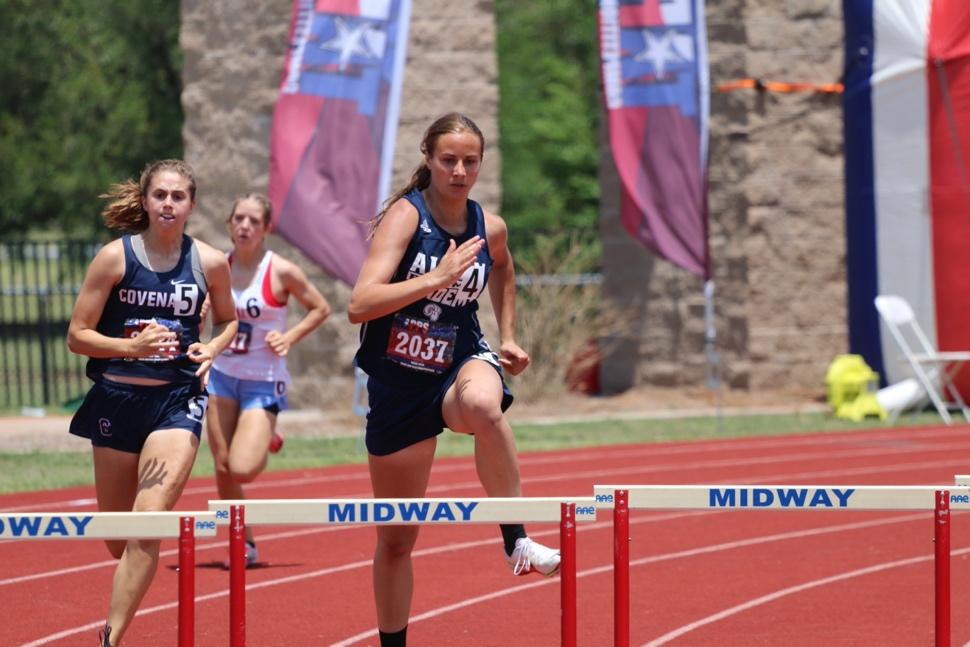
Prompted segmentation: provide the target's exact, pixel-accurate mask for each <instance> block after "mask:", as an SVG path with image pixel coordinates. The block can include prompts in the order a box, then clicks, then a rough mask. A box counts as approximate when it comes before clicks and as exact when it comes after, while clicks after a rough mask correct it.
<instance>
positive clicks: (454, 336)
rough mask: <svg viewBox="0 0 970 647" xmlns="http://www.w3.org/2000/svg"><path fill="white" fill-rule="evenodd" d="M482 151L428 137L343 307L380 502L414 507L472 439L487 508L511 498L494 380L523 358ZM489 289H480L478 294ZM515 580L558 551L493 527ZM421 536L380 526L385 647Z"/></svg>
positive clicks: (396, 627) (508, 454) (548, 564)
mask: <svg viewBox="0 0 970 647" xmlns="http://www.w3.org/2000/svg"><path fill="white" fill-rule="evenodd" d="M484 148H485V139H484V137H483V135H482V133H481V131H480V130H479V129H478V127H477V126H476V125H475V123H474V122H472V120H471V119H469V118H468V117H466V116H464V115H461V114H457V113H451V114H447V115H444V116H442V117H440V118H439V119H437V120H436V121H435V122H434V123H433V124H431V126H430V127H429V128H428V130H427V131H426V132H425V136H424V139H423V141H422V144H421V152H422V153H423V154H424V159H423V161H422V163H421V164H420V165H419V166H418V168H417V169H416V170H415V172H414V175H413V177H412V178H411V181H410V183H409V184H408V185H407V186H406V187H405V188H404V189H402V190H401V191H399V192H398V193H397V194H395V195H394V196H392V197H391V198H390V199H389V200H388V202H387V205H388V206H387V207H386V208H385V209H384V210H383V211H382V212H381V213H380V214H378V216H377V218H376V219H375V222H374V228H373V240H372V243H371V248H370V252H369V253H368V256H367V259H366V260H365V261H364V265H363V267H362V268H361V271H360V275H359V276H358V278H357V284H356V285H355V286H354V290H353V293H352V294H351V297H350V305H349V307H348V315H349V317H350V321H351V322H352V323H364V326H363V327H362V330H361V345H360V349H359V350H358V352H357V356H356V359H355V361H356V363H357V365H358V366H360V367H361V368H362V369H363V370H364V371H365V372H366V373H367V375H368V383H367V391H368V398H369V405H370V411H369V412H368V414H367V432H366V443H367V449H368V453H369V457H368V462H369V466H370V475H371V483H372V485H373V489H374V496H375V497H377V498H397V497H422V496H424V494H425V492H426V489H427V485H428V477H429V475H430V472H431V463H432V460H433V459H434V452H435V445H436V437H437V435H438V434H440V433H441V432H442V431H443V427H445V426H447V427H448V428H450V429H451V430H453V431H456V432H459V433H467V434H474V437H475V466H476V468H477V471H478V477H479V479H480V480H481V482H482V485H483V486H484V488H485V491H486V493H487V494H488V495H489V496H497V497H507V496H521V485H520V480H519V467H518V461H517V459H516V450H515V440H514V438H513V436H512V429H511V427H510V426H509V424H508V422H507V421H506V419H505V416H504V415H503V412H504V411H505V410H506V409H507V408H508V407H509V405H510V404H511V403H512V394H511V393H510V392H509V391H508V389H507V388H506V387H505V383H504V381H503V379H502V371H503V370H505V371H508V372H509V373H511V374H512V375H518V374H519V373H521V372H522V371H523V370H524V369H525V367H526V366H527V365H528V363H529V356H528V355H527V354H526V352H525V351H524V350H522V348H520V347H519V345H518V344H517V343H516V342H515V270H514V268H513V265H512V257H511V254H510V253H509V249H508V245H507V239H508V230H507V229H506V226H505V222H504V221H503V220H502V219H501V218H499V217H498V216H496V215H494V214H492V213H489V212H487V211H484V210H483V209H482V208H481V206H479V205H478V203H476V202H474V201H472V200H469V199H468V194H469V192H470V191H471V189H472V187H473V186H474V184H475V180H476V179H477V177H478V172H479V167H480V165H481V162H482V155H483V153H484ZM489 277H490V278H491V280H490V281H489ZM486 282H488V288H489V295H490V297H491V300H492V305H493V307H494V310H495V316H496V319H497V321H498V326H499V333H500V335H501V345H500V346H499V351H498V354H496V353H494V352H492V351H491V349H490V348H489V346H488V344H487V343H486V342H485V339H484V337H483V335H482V331H481V328H480V326H479V323H478V318H477V315H476V311H477V309H478V303H477V298H478V296H479V295H480V294H481V293H482V291H483V290H484V289H485V285H486ZM501 528H502V536H503V539H504V543H505V556H506V560H507V561H508V563H509V565H510V566H511V567H512V570H513V573H515V574H516V575H520V574H524V573H528V572H538V573H541V574H543V575H554V574H555V573H557V572H558V570H559V551H556V550H553V549H551V548H547V547H545V546H542V545H541V544H538V543H536V542H533V541H532V540H531V539H529V538H528V537H527V536H526V534H525V530H524V529H523V527H522V526H521V525H513V524H508V525H503V526H502V527H501ZM417 536H418V526H378V527H377V549H376V551H375V554H374V596H375V598H376V603H377V623H378V629H379V631H380V640H381V645H382V646H385V647H386V646H396V645H404V644H405V637H406V631H407V623H408V614H409V611H410V605H411V595H412V590H413V576H412V567H411V551H412V549H413V547H414V543H415V541H416V539H417Z"/></svg>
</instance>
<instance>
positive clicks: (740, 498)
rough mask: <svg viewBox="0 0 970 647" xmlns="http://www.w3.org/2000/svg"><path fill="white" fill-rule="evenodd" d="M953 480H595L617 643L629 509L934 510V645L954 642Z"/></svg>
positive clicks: (623, 616)
mask: <svg viewBox="0 0 970 647" xmlns="http://www.w3.org/2000/svg"><path fill="white" fill-rule="evenodd" d="M955 482H956V485H817V484H816V485H712V484H704V485H594V486H593V500H594V502H595V505H596V506H597V507H598V508H609V507H612V508H613V544H614V553H613V578H614V579H613V589H614V602H613V604H614V608H613V615H614V624H613V644H614V645H615V646H616V647H628V646H629V644H630V601H629V600H630V587H629V581H630V558H629V544H630V533H629V510H631V509H640V510H685V509H686V510H712V511H713V510H717V511H726V510H732V511H734V510H737V511H749V510H750V511H754V510H853V511H859V510H897V511H904V510H933V511H934V541H935V550H934V571H935V582H936V586H935V598H936V604H935V607H936V613H935V626H936V645H937V646H938V647H942V646H943V645H947V646H948V645H949V644H950V510H970V476H957V477H955Z"/></svg>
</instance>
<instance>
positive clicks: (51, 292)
mask: <svg viewBox="0 0 970 647" xmlns="http://www.w3.org/2000/svg"><path fill="white" fill-rule="evenodd" d="M100 245H101V243H98V242H94V241H51V242H28V241H10V240H7V241H0V371H2V378H0V410H3V409H8V410H9V409H16V408H20V407H61V406H68V405H70V404H71V403H72V402H73V401H75V400H77V399H78V398H80V397H81V396H83V395H84V392H85V391H86V390H87V387H88V382H87V380H86V378H85V377H84V364H85V361H86V358H84V357H80V356H78V355H74V354H72V353H71V352H70V351H69V350H68V349H67V343H66V341H65V339H66V336H67V325H68V322H69V321H70V319H71V310H72V309H73V307H74V301H75V299H76V298H77V295H78V293H79V292H80V289H81V283H82V281H83V279H84V273H85V271H86V270H87V266H88V263H89V262H90V261H91V259H92V258H93V257H94V254H95V253H96V252H97V250H98V248H99V247H100Z"/></svg>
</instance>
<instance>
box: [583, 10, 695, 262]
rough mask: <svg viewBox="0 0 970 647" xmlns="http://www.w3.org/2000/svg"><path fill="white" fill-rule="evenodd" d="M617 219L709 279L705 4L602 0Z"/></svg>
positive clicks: (603, 54)
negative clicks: (618, 195)
mask: <svg viewBox="0 0 970 647" xmlns="http://www.w3.org/2000/svg"><path fill="white" fill-rule="evenodd" d="M599 37H600V38H599V41H600V60H601V64H602V80H603V94H604V97H605V99H606V108H607V118H608V124H609V139H610V148H611V150H612V153H613V160H614V162H615V164H616V170H617V173H618V175H619V178H620V186H621V193H622V195H621V203H620V204H621V206H620V219H621V221H622V223H623V226H624V227H625V228H626V230H627V231H628V232H629V233H630V235H631V236H633V237H634V238H635V239H636V240H638V241H639V242H640V243H641V244H643V245H644V246H645V247H646V248H647V249H649V250H651V251H652V252H654V253H655V254H657V255H659V256H660V257H662V258H665V259H666V260H668V261H670V262H672V263H674V264H676V265H678V266H680V267H683V268H684V269H686V270H688V271H690V272H692V273H693V274H696V275H698V276H701V277H703V278H705V279H708V278H710V260H709V256H708V247H707V132H708V111H709V110H708V108H709V98H708V92H709V90H708V87H709V82H708V71H707V36H706V33H705V23H704V2H703V0H599Z"/></svg>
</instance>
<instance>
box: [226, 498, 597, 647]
mask: <svg viewBox="0 0 970 647" xmlns="http://www.w3.org/2000/svg"><path fill="white" fill-rule="evenodd" d="M209 510H211V511H212V512H214V513H215V515H216V518H217V519H218V521H219V523H220V524H222V525H225V524H229V527H230V532H229V562H230V564H229V637H230V645H231V647H245V644H246V631H245V626H246V621H245V617H246V612H245V606H246V599H245V598H246V564H245V559H246V558H245V541H246V534H245V527H246V525H247V524H248V525H254V526H255V525H425V524H439V525H440V524H452V525H458V524H462V525H464V524H482V523H543V522H549V523H551V522H558V523H559V543H560V548H559V551H560V557H561V562H560V567H559V573H560V607H561V608H560V611H561V625H560V626H561V636H562V644H563V645H564V646H566V647H575V645H576V637H577V627H576V523H579V522H590V521H596V507H595V506H594V505H593V498H592V497H576V498H571V499H567V498H549V497H498V498H492V497H488V498H444V499H246V500H213V501H209Z"/></svg>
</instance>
